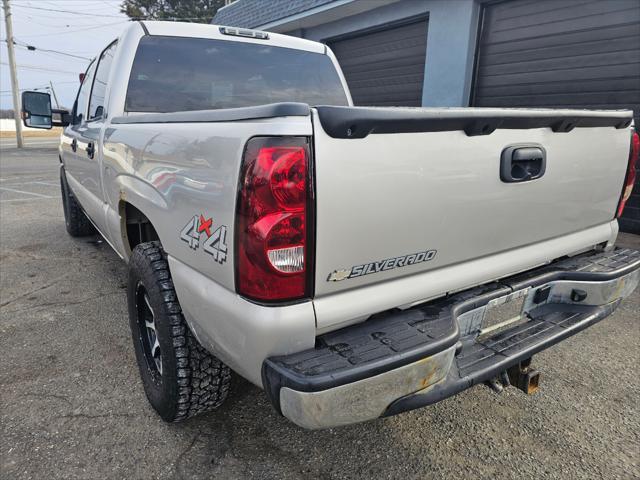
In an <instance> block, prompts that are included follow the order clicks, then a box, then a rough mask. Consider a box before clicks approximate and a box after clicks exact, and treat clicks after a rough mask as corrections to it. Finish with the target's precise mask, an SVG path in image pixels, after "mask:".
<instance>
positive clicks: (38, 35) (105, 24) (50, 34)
mask: <svg viewBox="0 0 640 480" xmlns="http://www.w3.org/2000/svg"><path fill="white" fill-rule="evenodd" d="M129 22H130V21H129V20H120V21H119V22H113V23H103V24H100V25H95V26H89V27H85V28H78V29H76V30H67V31H65V32H53V33H36V34H34V35H21V36H22V37H50V36H52V35H66V34H67V33H76V32H86V31H87V30H94V29H96V28H103V27H111V26H113V25H121V24H123V23H129ZM61 28H62V27H61Z"/></svg>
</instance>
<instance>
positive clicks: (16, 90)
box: [2, 0, 24, 148]
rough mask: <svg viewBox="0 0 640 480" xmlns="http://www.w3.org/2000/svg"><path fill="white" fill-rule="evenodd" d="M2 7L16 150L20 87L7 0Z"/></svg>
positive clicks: (19, 144)
mask: <svg viewBox="0 0 640 480" xmlns="http://www.w3.org/2000/svg"><path fill="white" fill-rule="evenodd" d="M2 6H3V7H4V21H5V24H6V26H7V50H8V51H9V70H11V91H12V93H13V116H14V118H15V120H16V142H17V144H18V148H23V146H24V145H23V143H22V120H21V119H20V87H19V86H18V73H17V72H16V55H15V52H14V50H13V26H12V25H11V7H10V6H9V0H2Z"/></svg>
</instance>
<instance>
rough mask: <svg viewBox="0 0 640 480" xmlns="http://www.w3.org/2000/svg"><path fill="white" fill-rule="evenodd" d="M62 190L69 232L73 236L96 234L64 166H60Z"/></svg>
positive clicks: (63, 206)
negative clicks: (73, 190)
mask: <svg viewBox="0 0 640 480" xmlns="http://www.w3.org/2000/svg"><path fill="white" fill-rule="evenodd" d="M60 190H61V191H62V208H63V209H64V223H65V226H66V227H67V233H68V234H69V235H71V236H72V237H86V236H88V235H94V234H95V233H96V229H95V227H94V226H93V224H92V223H91V222H90V221H89V219H88V218H87V216H86V215H85V213H84V212H83V211H82V208H80V204H78V201H77V200H76V197H75V196H74V195H73V192H72V191H71V189H70V188H69V184H68V183H67V176H66V174H65V172H64V168H60Z"/></svg>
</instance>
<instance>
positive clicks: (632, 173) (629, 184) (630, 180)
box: [616, 132, 640, 218]
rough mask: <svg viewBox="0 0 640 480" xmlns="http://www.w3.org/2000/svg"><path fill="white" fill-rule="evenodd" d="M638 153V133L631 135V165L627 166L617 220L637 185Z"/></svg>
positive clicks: (639, 139)
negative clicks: (634, 186)
mask: <svg viewBox="0 0 640 480" xmlns="http://www.w3.org/2000/svg"><path fill="white" fill-rule="evenodd" d="M638 152H640V137H638V133H637V132H633V133H632V134H631V149H630V151H629V164H628V166H627V176H626V177H625V180H624V187H623V188H622V195H621V196H620V202H618V210H617V211H616V218H620V217H621V216H622V212H623V211H624V206H625V205H626V204H627V200H629V197H630V196H631V192H632V191H633V185H634V184H635V183H636V168H637V163H638Z"/></svg>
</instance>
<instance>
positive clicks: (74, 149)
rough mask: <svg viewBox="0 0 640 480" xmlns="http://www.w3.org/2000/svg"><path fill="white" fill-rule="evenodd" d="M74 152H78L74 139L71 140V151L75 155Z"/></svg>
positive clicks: (76, 141) (76, 142)
mask: <svg viewBox="0 0 640 480" xmlns="http://www.w3.org/2000/svg"><path fill="white" fill-rule="evenodd" d="M76 150H78V140H77V139H75V138H74V139H73V140H71V151H73V152H74V153H75V151H76Z"/></svg>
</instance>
